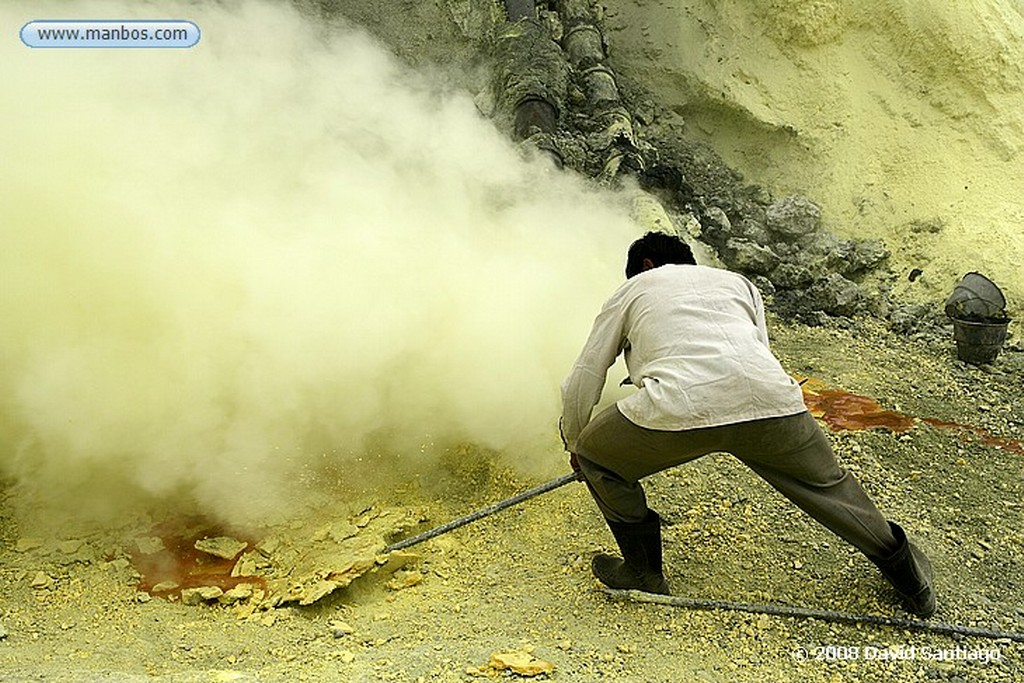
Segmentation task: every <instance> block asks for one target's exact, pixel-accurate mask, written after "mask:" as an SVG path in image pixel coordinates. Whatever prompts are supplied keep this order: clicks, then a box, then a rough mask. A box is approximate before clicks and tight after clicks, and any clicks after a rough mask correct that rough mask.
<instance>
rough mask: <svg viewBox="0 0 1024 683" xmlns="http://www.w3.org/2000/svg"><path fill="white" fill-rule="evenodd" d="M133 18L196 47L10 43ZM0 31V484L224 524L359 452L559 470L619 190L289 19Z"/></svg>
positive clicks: (625, 233)
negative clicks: (569, 389) (512, 460)
mask: <svg viewBox="0 0 1024 683" xmlns="http://www.w3.org/2000/svg"><path fill="white" fill-rule="evenodd" d="M131 17H141V18H147V19H152V18H155V17H167V18H185V19H190V20H192V21H194V22H195V23H196V24H197V25H198V26H199V27H200V28H201V29H202V31H203V38H202V40H201V41H200V43H199V45H198V46H196V47H195V48H192V49H184V50H171V49H168V50H159V49H158V50H141V49H140V50H56V49H54V50H46V49H29V48H27V47H25V46H23V45H21V44H19V43H17V42H14V41H12V40H11V35H12V33H13V29H12V27H20V26H21V25H23V24H24V23H25V22H26V21H29V20H33V19H40V18H131ZM0 26H4V27H5V34H6V35H7V38H5V39H4V41H3V44H2V46H0V63H2V64H3V65H4V66H3V72H4V76H3V78H4V86H3V88H2V89H0V120H2V121H3V122H4V132H3V135H2V136H0V158H2V159H3V163H2V164H0V235H2V238H0V239H2V244H0V273H2V277H3V286H2V289H0V325H2V327H0V354H2V367H0V401H2V403H0V427H2V429H3V436H2V452H0V472H3V473H5V474H6V475H7V476H8V477H13V478H14V479H16V480H19V481H22V482H31V483H33V484H34V488H35V489H36V490H38V491H40V492H42V493H48V494H50V495H51V496H54V497H60V496H69V495H73V496H76V498H75V500H74V505H75V507H77V508H79V509H85V508H86V507H88V505H89V504H90V501H91V500H92V499H96V500H99V499H111V498H116V499H117V500H119V501H125V500H130V499H132V498H133V497H134V496H135V495H136V494H146V495H148V496H153V497H156V498H172V497H182V498H185V499H193V500H194V501H195V502H196V503H197V504H198V505H199V506H200V508H201V509H202V510H203V511H205V512H207V513H209V514H213V515H217V516H220V517H221V518H224V519H225V521H229V522H235V523H240V522H245V521H260V520H269V519H271V518H274V517H279V516H282V515H286V514H288V512H289V510H291V509H292V506H291V501H292V500H293V499H294V497H295V489H294V487H293V486H292V484H293V483H294V482H295V481H297V480H299V479H301V478H302V476H303V473H304V472H305V471H307V470H308V469H309V467H310V466H314V465H315V466H316V467H320V466H322V465H323V460H324V458H325V457H326V458H328V459H330V460H331V467H333V468H335V470H336V471H338V472H340V473H341V476H343V477H344V476H345V472H346V467H347V466H348V464H349V463H352V462H354V461H355V459H357V458H359V457H360V456H361V455H362V454H363V453H364V452H365V451H366V449H368V448H371V447H372V448H385V449H386V450H387V451H388V452H391V453H397V454H401V455H403V456H409V457H403V458H402V462H408V461H409V460H413V461H415V458H413V457H411V456H415V455H416V454H417V453H418V452H419V446H420V444H422V443H424V442H427V441H434V442H437V443H442V442H451V443H455V442H465V443H473V444H478V445H480V446H482V447H486V448H492V449H496V450H500V451H504V452H506V453H509V454H514V455H515V457H516V458H517V459H519V458H523V457H526V456H527V455H528V454H531V453H532V454H539V456H543V457H556V456H557V454H558V451H559V450H560V449H559V447H558V440H557V434H556V431H555V421H556V419H557V416H558V412H559V404H558V385H559V381H560V380H561V378H562V376H563V375H564V374H565V373H566V372H567V371H568V368H569V365H570V364H571V363H572V361H573V359H574V357H575V355H576V352H577V351H578V347H579V345H580V344H581V343H582V341H583V339H584V337H585V334H586V332H587V330H588V328H589V324H590V321H591V320H592V319H593V316H594V315H595V314H596V311H597V307H598V306H599V305H600V302H601V301H602V300H603V299H604V297H605V296H607V294H608V293H609V292H610V291H611V289H612V288H613V287H614V286H616V284H617V283H618V281H619V280H620V279H621V268H622V262H623V260H624V251H625V247H626V246H627V245H628V243H629V240H630V239H632V238H633V237H634V236H635V234H636V232H637V228H636V227H635V226H634V225H633V224H632V223H631V222H630V220H629V218H628V211H627V207H626V206H625V203H624V202H623V201H622V200H621V199H620V198H619V197H617V196H615V195H612V194H610V193H607V192H601V193H599V192H596V191H594V190H592V189H588V187H587V186H586V185H585V184H584V183H583V182H582V181H580V180H579V179H576V178H573V177H570V176H569V175H567V174H563V173H560V172H557V171H555V170H553V169H552V168H550V167H549V166H548V165H547V164H546V163H545V162H544V161H539V160H538V161H527V160H524V158H523V156H522V154H521V153H520V152H519V151H518V150H517V149H516V148H515V147H514V146H513V145H511V144H510V143H509V142H508V141H507V140H506V139H505V138H504V137H503V135H502V134H501V133H499V132H498V131H496V130H495V129H494V128H493V127H492V125H491V124H490V123H489V122H488V121H486V120H485V119H483V118H482V117H481V116H480V115H479V114H478V112H477V111H476V109H475V108H474V106H473V103H472V101H471V99H470V96H469V95H468V94H460V93H451V92H443V90H442V89H440V88H439V86H438V85H437V84H435V83H431V82H430V81H429V79H427V78H426V77H425V76H422V75H418V74H416V73H410V72H409V71H408V70H406V69H404V68H403V67H402V66H401V65H400V64H399V63H398V62H397V61H396V60H395V59H394V58H392V56H391V55H389V54H388V53H387V52H386V51H385V50H384V49H382V48H381V47H380V46H379V45H377V44H375V43H374V42H373V41H372V40H371V39H370V38H369V37H367V36H366V35H365V34H363V33H362V32H359V31H356V30H344V31H343V30H339V31H337V32H335V33H333V34H332V35H330V36H329V37H327V38H324V37H323V31H318V30H316V29H315V27H313V26H311V25H310V24H309V23H308V22H307V21H306V20H305V19H304V18H302V17H301V16H299V14H298V13H297V12H295V11H294V10H291V9H289V8H287V7H284V6H276V5H269V4H264V3H258V2H245V3H242V4H239V5H236V6H232V9H226V8H225V6H223V5H198V4H172V3H166V2H163V3H158V4H144V3H138V2H123V3H119V4H111V3H99V4H97V3H92V4H85V3H59V4H53V5H46V4H41V3H37V2H32V3H29V2H23V3H13V4H12V3H4V6H3V8H2V9H0ZM325 454H326V455H325ZM380 462H381V466H382V467H387V466H391V465H394V462H397V461H396V460H388V459H387V458H384V459H382V460H380ZM388 463H391V465H389V464H388ZM396 467H397V466H396ZM403 467H404V465H403Z"/></svg>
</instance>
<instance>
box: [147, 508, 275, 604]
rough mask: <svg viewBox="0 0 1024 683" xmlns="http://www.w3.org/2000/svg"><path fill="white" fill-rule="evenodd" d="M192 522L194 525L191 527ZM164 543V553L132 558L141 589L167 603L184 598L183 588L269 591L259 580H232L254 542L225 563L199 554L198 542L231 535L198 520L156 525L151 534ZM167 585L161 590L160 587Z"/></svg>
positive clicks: (221, 559)
mask: <svg viewBox="0 0 1024 683" xmlns="http://www.w3.org/2000/svg"><path fill="white" fill-rule="evenodd" d="M190 522H192V523H190ZM150 535H151V536H153V537H155V538H159V539H160V540H161V541H163V549H162V550H159V551H157V552H153V553H143V552H141V551H140V550H138V549H135V550H134V552H133V553H132V554H131V561H132V565H134V567H135V569H136V571H138V572H139V575H140V577H141V578H140V579H139V583H138V588H139V590H141V591H145V592H147V593H151V594H152V595H155V596H157V597H161V598H165V599H167V600H177V599H180V598H181V591H182V589H184V588H199V587H201V586H216V587H218V588H220V589H221V590H223V591H227V590H230V589H231V588H234V587H235V586H237V585H238V584H240V583H248V584H253V585H256V586H258V587H260V588H264V589H265V588H266V581H265V580H264V579H263V578H262V577H258V576H231V570H232V569H234V566H235V562H237V561H238V558H239V557H241V555H243V554H244V553H245V551H246V550H248V549H249V548H251V547H252V546H253V543H252V542H251V541H247V540H246V539H239V540H245V541H246V542H247V543H248V546H247V547H246V549H244V550H242V551H240V552H239V553H238V555H237V556H235V557H233V558H231V559H224V558H221V557H216V556H215V555H210V554H209V553H205V552H203V551H201V550H196V548H195V544H196V541H198V540H201V539H204V538H212V537H216V536H225V535H230V534H226V533H224V531H223V530H222V529H219V528H217V527H215V526H212V525H206V524H202V523H199V524H197V523H195V520H189V521H185V522H177V523H164V524H160V525H157V526H156V527H155V528H154V529H153V530H152V533H151V534H150ZM161 584H164V586H163V587H161V588H160V589H159V590H157V589H156V587H157V586H160V585H161Z"/></svg>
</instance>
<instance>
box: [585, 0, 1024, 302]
mask: <svg viewBox="0 0 1024 683" xmlns="http://www.w3.org/2000/svg"><path fill="white" fill-rule="evenodd" d="M603 4H604V6H605V8H606V12H605V18H604V25H605V36H606V40H607V41H608V43H609V52H610V59H611V62H612V64H613V66H614V67H615V69H616V70H617V71H618V72H619V73H620V74H621V75H622V76H623V77H624V78H625V79H628V81H630V82H631V83H633V84H634V86H635V87H636V88H637V90H639V91H646V92H647V93H648V95H649V96H650V97H651V98H652V99H653V100H654V102H653V104H655V105H656V108H657V109H658V110H660V111H664V112H666V114H665V118H668V119H670V120H672V125H678V126H682V127H683V129H684V130H685V132H686V134H687V135H690V136H693V137H696V138H699V139H702V140H705V141H707V142H709V143H710V144H711V145H713V146H714V148H715V149H716V150H717V151H718V152H719V153H720V154H722V156H723V157H724V158H725V160H726V161H727V162H729V163H730V164H731V165H733V166H734V167H736V168H737V169H738V170H740V171H741V172H743V173H744V175H745V176H746V177H747V179H748V180H749V181H750V182H752V183H758V184H763V185H765V186H766V187H768V188H769V189H770V190H771V191H772V192H773V193H774V194H778V195H782V194H788V193H802V194H806V195H808V196H810V197H811V198H813V199H814V200H815V201H817V202H819V203H821V205H822V207H823V216H824V219H825V222H826V223H827V224H828V226H829V228H830V229H832V230H833V231H835V232H837V233H840V234H845V235H849V236H857V237H875V238H882V239H884V240H885V241H886V243H887V244H888V245H889V246H890V248H891V249H892V251H893V256H892V259H891V265H892V267H893V269H894V271H895V273H896V274H897V275H898V277H897V279H896V281H895V282H894V288H895V289H896V290H897V292H899V293H901V294H903V295H906V296H908V297H910V298H917V299H929V300H936V299H938V300H942V299H944V298H945V296H946V295H947V294H948V292H949V291H951V289H952V287H953V286H954V284H955V283H956V281H957V280H958V278H959V277H960V276H962V275H963V274H964V273H966V272H968V271H970V270H979V271H981V272H983V273H985V274H986V275H988V276H989V277H991V278H992V279H994V280H995V281H996V282H997V283H998V284H999V285H1000V286H1001V287H1002V288H1003V290H1004V292H1005V293H1006V295H1007V298H1008V299H1009V300H1010V314H1011V315H1013V316H1014V317H1016V318H1020V317H1021V316H1022V313H1024V308H1022V304H1024V274H1022V272H1024V268H1022V264H1024V199H1022V197H1021V194H1020V189H1021V185H1022V179H1024V155H1022V154H1021V150H1022V148H1024V91H1022V83H1024V78H1022V76H1024V74H1022V67H1021V65H1022V63H1024V38H1022V36H1024V14H1022V12H1024V6H1022V5H1021V4H1020V3H1019V2H1015V1H1013V0H965V1H964V2H957V3H948V2H944V1H943V0H927V1H914V2H910V1H909V0H865V1H864V2H858V3H855V4H854V3H845V2H841V0H724V1H719V0H715V1H713V2H712V1H711V0H696V1H693V0H687V1H685V2H684V1H683V0H661V1H660V2H657V3H653V2H647V1H646V0H605V2H604V3H603ZM915 268H918V269H921V271H923V274H922V275H921V276H920V277H917V278H915V279H914V281H913V282H911V281H910V279H909V278H908V277H907V276H908V274H909V273H910V271H911V270H912V269H915Z"/></svg>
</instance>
